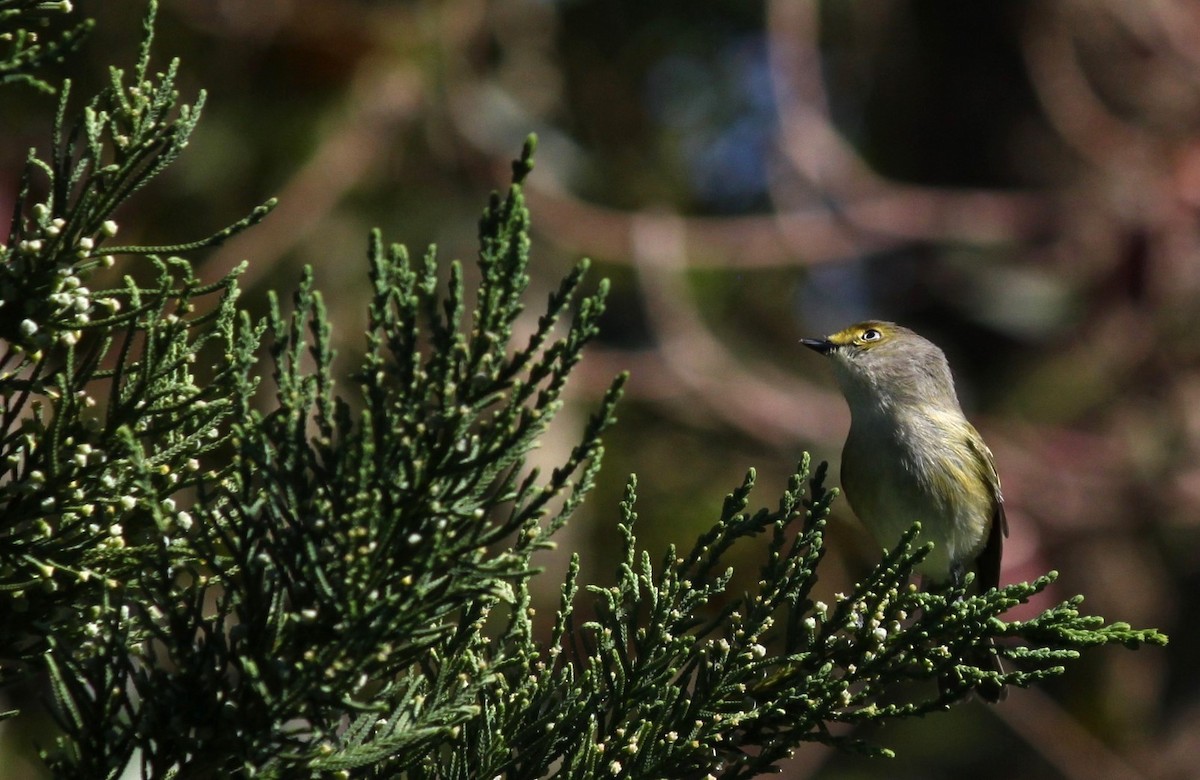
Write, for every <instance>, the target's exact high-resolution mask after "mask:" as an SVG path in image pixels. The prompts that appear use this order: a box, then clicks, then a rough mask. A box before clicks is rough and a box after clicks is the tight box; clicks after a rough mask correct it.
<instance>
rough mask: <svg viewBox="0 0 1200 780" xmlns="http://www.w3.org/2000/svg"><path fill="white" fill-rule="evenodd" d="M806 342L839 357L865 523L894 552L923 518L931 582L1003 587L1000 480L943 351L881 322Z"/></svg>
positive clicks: (846, 459)
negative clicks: (970, 576) (967, 580)
mask: <svg viewBox="0 0 1200 780" xmlns="http://www.w3.org/2000/svg"><path fill="white" fill-rule="evenodd" d="M801 343H802V344H804V346H806V347H809V348H810V349H813V350H816V351H817V352H819V353H821V354H823V355H825V356H827V357H828V358H830V360H832V362H833V369H834V374H835V376H836V377H837V381H838V385H839V386H840V387H841V390H842V394H843V395H844V396H845V397H846V403H847V404H848V405H849V406H850V433H849V434H848V435H847V437H846V444H845V447H844V448H843V449H842V471H841V477H842V488H843V489H844V490H845V493H846V498H847V500H848V501H849V502H850V507H851V509H853V510H854V513H855V514H856V515H858V518H859V519H860V520H861V521H862V523H863V525H865V526H866V527H867V529H868V530H869V531H870V532H871V534H872V535H873V536H874V537H875V539H876V540H877V541H878V542H879V543H880V545H882V546H883V547H886V548H888V549H891V548H893V547H894V546H895V545H896V544H897V543H898V542H899V540H900V537H901V536H902V535H903V534H904V533H905V532H906V531H908V530H909V529H910V528H911V527H912V525H913V523H914V522H917V521H920V523H921V532H920V535H919V536H918V537H917V540H916V543H917V544H923V543H925V542H932V543H933V549H932V550H931V551H930V553H929V555H928V556H926V558H925V559H924V560H923V561H922V562H921V563H920V564H919V566H918V568H917V571H918V572H919V573H920V574H921V575H922V576H923V577H925V578H926V579H927V580H928V581H930V582H932V583H944V582H947V581H952V582H954V583H960V582H961V581H962V578H963V575H964V574H965V573H966V572H967V571H968V570H973V571H974V572H975V577H976V583H977V584H978V586H979V588H980V590H981V591H983V590H987V589H989V588H994V587H997V586H998V585H999V583H1000V556H1001V552H1002V550H1003V546H1004V537H1005V536H1007V535H1008V523H1007V521H1006V520H1005V517H1004V499H1003V497H1002V495H1001V493H1000V477H999V475H998V474H997V473H996V464H995V460H994V458H993V457H992V452H991V450H989V449H988V448H987V445H986V444H984V443H983V438H982V437H980V435H979V432H978V431H976V430H975V428H974V426H972V425H971V423H969V422H967V418H966V417H964V416H963V412H962V407H961V406H960V405H959V402H958V396H957V395H956V394H955V391H954V379H953V377H952V376H951V374H950V365H949V363H947V362H946V355H945V354H944V353H943V352H942V350H940V349H939V348H938V347H937V345H935V344H934V343H933V342H931V341H929V340H927V339H925V338H922V337H921V336H918V335H917V334H916V333H914V332H912V331H911V330H909V329H908V328H904V327H901V326H899V325H897V324H895V323H892V322H880V321H876V320H869V321H867V322H860V323H858V324H857V325H851V326H850V327H849V328H846V329H845V330H841V331H838V332H837V333H834V334H833V335H832V336H828V337H826V338H823V339H801ZM988 656H989V657H990V659H991V660H990V666H991V668H993V669H996V670H999V668H1000V667H999V662H998V659H996V658H995V657H994V656H991V654H990V653H988ZM985 660H986V659H985ZM978 692H979V693H980V695H981V696H983V697H984V698H986V699H988V700H989V701H995V700H996V699H997V698H999V696H1000V695H1001V691H1000V690H999V688H998V686H981V690H979V691H978Z"/></svg>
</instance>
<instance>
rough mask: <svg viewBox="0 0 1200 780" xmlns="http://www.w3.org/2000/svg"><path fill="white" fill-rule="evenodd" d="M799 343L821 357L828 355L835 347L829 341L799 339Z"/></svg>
mask: <svg viewBox="0 0 1200 780" xmlns="http://www.w3.org/2000/svg"><path fill="white" fill-rule="evenodd" d="M800 343H801V344H803V345H804V346H806V347H808V348H809V349H811V350H813V351H814V352H820V353H821V354H822V355H828V354H829V353H830V352H831V351H833V348H834V347H836V346H837V345H836V344H834V343H833V342H832V341H830V340H829V339H800Z"/></svg>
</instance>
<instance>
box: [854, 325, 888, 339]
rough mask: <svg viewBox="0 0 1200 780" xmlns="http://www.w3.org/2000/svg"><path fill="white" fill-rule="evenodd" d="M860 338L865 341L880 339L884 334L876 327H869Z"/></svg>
mask: <svg viewBox="0 0 1200 780" xmlns="http://www.w3.org/2000/svg"><path fill="white" fill-rule="evenodd" d="M859 338H860V339H862V340H863V341H879V340H880V339H881V338H883V334H882V333H880V332H879V331H877V330H876V329H875V328H867V329H866V330H864V331H863V332H862V335H861V336H859Z"/></svg>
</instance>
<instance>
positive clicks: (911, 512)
mask: <svg viewBox="0 0 1200 780" xmlns="http://www.w3.org/2000/svg"><path fill="white" fill-rule="evenodd" d="M852 433H853V431H852ZM937 469H938V467H937V465H936V464H930V463H922V462H920V461H917V460H916V459H915V458H913V457H912V455H911V453H909V452H906V451H905V450H904V448H903V446H899V445H897V444H896V443H895V442H894V441H889V440H882V441H872V440H870V439H866V440H864V439H863V438H862V437H855V436H853V435H852V436H850V437H848V438H847V440H846V448H845V450H844V452H843V456H842V487H843V488H844V489H845V491H846V498H847V500H848V501H849V502H850V507H851V508H852V509H853V510H854V513H855V514H856V515H857V516H858V518H859V519H860V520H861V521H862V523H863V525H865V526H866V527H867V530H868V531H870V532H871V535H872V536H874V537H875V540H876V541H877V542H878V543H879V544H880V546H882V547H884V548H887V549H889V550H891V549H893V548H895V546H896V545H897V544H898V543H899V541H900V538H901V537H902V536H903V535H904V534H905V533H906V532H907V531H908V530H909V529H910V528H912V525H913V523H915V522H920V523H921V532H920V534H919V535H918V537H917V539H916V541H915V546H919V545H922V544H925V543H926V542H932V543H933V549H932V550H931V551H930V552H929V554H928V555H927V556H926V557H925V559H924V560H922V561H921V563H920V564H918V565H917V567H916V570H917V572H919V573H920V574H922V575H925V576H927V577H930V578H932V579H934V580H937V581H943V580H945V579H947V578H948V577H949V576H950V572H951V567H952V565H955V564H967V563H969V562H970V561H971V560H973V559H974V557H975V556H976V555H977V554H978V553H979V547H980V546H981V545H980V543H981V542H982V541H983V537H984V534H983V532H982V529H983V527H984V526H985V524H986V522H987V519H986V518H983V517H979V518H976V517H971V516H965V515H964V510H965V508H964V507H962V506H961V505H957V504H956V503H955V502H953V501H947V500H945V498H944V496H946V495H947V493H948V492H949V491H948V490H947V489H946V485H947V484H951V480H954V479H956V478H959V476H958V475H955V474H950V473H949V472H948V471H947V472H946V473H938V471H937ZM939 486H941V487H940V493H939ZM939 496H942V497H943V498H939Z"/></svg>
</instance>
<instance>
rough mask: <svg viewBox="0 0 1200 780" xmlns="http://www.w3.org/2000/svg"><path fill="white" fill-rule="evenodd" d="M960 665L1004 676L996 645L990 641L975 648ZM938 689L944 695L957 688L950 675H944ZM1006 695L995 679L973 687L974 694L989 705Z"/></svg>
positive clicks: (939, 681)
mask: <svg viewBox="0 0 1200 780" xmlns="http://www.w3.org/2000/svg"><path fill="white" fill-rule="evenodd" d="M962 663H963V664H965V665H967V666H974V667H976V668H978V669H982V670H983V671H985V672H995V673H996V674H1004V664H1003V663H1002V662H1001V661H1000V656H998V655H997V654H996V643H995V642H994V641H992V640H990V639H989V640H988V642H987V644H986V645H985V646H982V647H977V648H975V649H974V650H972V651H971V652H970V653H968V654H967V656H966V657H964V658H963V660H962ZM938 687H939V688H941V690H942V692H943V693H945V692H946V691H948V690H952V689H953V688H955V687H957V686H956V685H955V679H954V677H953V676H952V675H944V676H943V677H942V678H941V679H940V680H938ZM1007 693H1008V691H1007V690H1005V688H1004V684H1003V683H1001V682H1000V681H999V680H997V679H995V678H988V679H985V680H980V681H979V682H978V683H976V685H975V694H976V695H977V696H979V698H981V699H983V700H984V701H986V702H988V703H989V704H995V703H996V702H998V701H1000V700H1002V699H1003V698H1004V697H1005V695H1006V694H1007Z"/></svg>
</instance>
